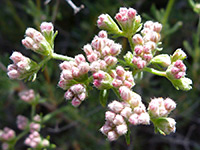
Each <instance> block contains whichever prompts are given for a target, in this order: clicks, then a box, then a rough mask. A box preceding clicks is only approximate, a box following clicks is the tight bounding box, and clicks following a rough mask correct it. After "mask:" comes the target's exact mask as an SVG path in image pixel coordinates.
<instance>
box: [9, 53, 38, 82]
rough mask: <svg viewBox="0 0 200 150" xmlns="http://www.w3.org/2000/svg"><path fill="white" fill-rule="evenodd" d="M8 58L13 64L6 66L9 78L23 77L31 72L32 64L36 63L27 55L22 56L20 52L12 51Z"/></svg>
mask: <svg viewBox="0 0 200 150" xmlns="http://www.w3.org/2000/svg"><path fill="white" fill-rule="evenodd" d="M10 59H11V60H12V61H13V64H10V65H9V66H8V67H7V71H8V72H7V74H8V76H9V78H11V79H19V80H20V79H24V78H26V77H27V76H28V75H29V74H30V73H31V72H33V70H32V69H33V68H34V66H36V65H37V64H36V63H35V62H34V61H32V60H31V59H29V58H28V57H25V56H23V55H22V54H21V53H20V52H13V53H12V55H11V56H10Z"/></svg>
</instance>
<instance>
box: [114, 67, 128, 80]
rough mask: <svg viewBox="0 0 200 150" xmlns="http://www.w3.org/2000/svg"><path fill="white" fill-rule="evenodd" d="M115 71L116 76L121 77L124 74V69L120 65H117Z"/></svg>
mask: <svg viewBox="0 0 200 150" xmlns="http://www.w3.org/2000/svg"><path fill="white" fill-rule="evenodd" d="M116 73H117V75H118V76H120V77H122V76H124V74H125V73H126V71H125V70H124V68H123V67H122V66H117V68H116Z"/></svg>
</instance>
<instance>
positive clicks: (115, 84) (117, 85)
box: [112, 79, 123, 88]
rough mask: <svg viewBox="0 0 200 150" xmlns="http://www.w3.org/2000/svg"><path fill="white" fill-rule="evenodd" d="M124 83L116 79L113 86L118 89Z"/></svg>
mask: <svg viewBox="0 0 200 150" xmlns="http://www.w3.org/2000/svg"><path fill="white" fill-rule="evenodd" d="M122 84H123V83H122V81H121V80H118V79H114V80H113V82H112V85H113V86H114V87H116V88H118V87H120V86H122Z"/></svg>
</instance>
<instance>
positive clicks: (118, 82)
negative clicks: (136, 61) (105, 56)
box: [110, 66, 135, 88]
mask: <svg viewBox="0 0 200 150" xmlns="http://www.w3.org/2000/svg"><path fill="white" fill-rule="evenodd" d="M110 74H111V77H112V78H113V82H112V85H113V86H114V87H116V88H119V87H120V86H126V87H128V88H132V87H133V86H134V85H135V82H134V78H133V75H132V72H130V71H125V70H124V68H123V67H122V66H117V68H116V70H112V71H111V73H110Z"/></svg>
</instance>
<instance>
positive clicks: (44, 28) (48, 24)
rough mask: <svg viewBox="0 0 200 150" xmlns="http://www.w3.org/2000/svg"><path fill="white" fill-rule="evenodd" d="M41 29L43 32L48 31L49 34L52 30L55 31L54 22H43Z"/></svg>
mask: <svg viewBox="0 0 200 150" xmlns="http://www.w3.org/2000/svg"><path fill="white" fill-rule="evenodd" d="M40 29H41V31H42V32H43V33H44V32H46V33H47V34H49V33H50V32H51V31H53V24H52V23H51V22H42V24H41V25H40Z"/></svg>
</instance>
